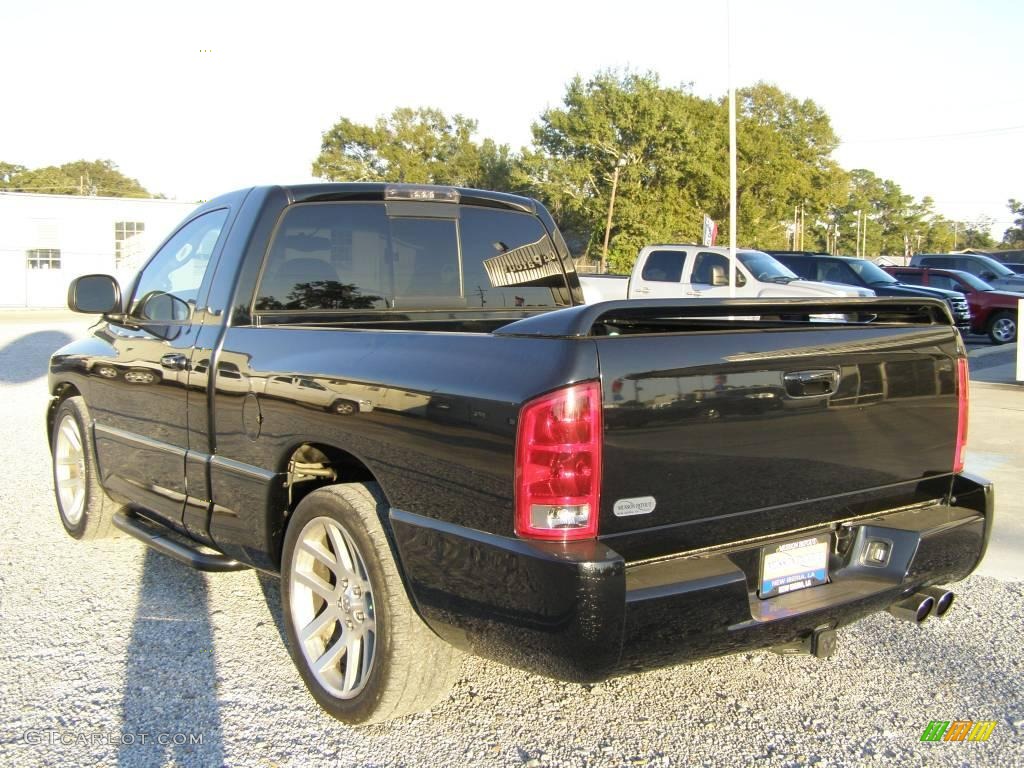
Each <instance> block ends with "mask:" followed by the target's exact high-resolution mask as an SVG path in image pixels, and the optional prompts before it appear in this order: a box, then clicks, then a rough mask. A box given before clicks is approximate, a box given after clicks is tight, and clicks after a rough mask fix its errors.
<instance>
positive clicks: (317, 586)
mask: <svg viewBox="0 0 1024 768" xmlns="http://www.w3.org/2000/svg"><path fill="white" fill-rule="evenodd" d="M295 581H297V582H298V583H299V584H301V585H302V586H304V587H307V588H308V589H311V590H313V592H314V593H315V594H317V595H319V596H320V597H322V598H323V599H324V600H326V601H327V602H328V603H330V602H332V601H333V600H334V588H333V587H332V586H331V585H330V584H328V583H327V582H326V581H324V580H323V579H321V578H320V577H319V576H317V575H315V574H312V573H305V572H303V571H296V572H295Z"/></svg>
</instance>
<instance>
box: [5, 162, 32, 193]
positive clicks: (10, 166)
mask: <svg viewBox="0 0 1024 768" xmlns="http://www.w3.org/2000/svg"><path fill="white" fill-rule="evenodd" d="M26 170H28V169H27V168H25V166H24V165H16V164H14V163H4V162H0V189H7V185H8V184H9V183H10V182H11V179H13V178H14V177H15V176H18V175H19V174H22V173H24V172H25V171H26Z"/></svg>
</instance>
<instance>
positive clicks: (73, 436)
mask: <svg viewBox="0 0 1024 768" xmlns="http://www.w3.org/2000/svg"><path fill="white" fill-rule="evenodd" d="M61 432H63V433H64V437H65V438H66V439H67V441H68V445H69V446H70V447H71V449H72V450H73V451H74V452H75V453H76V454H77V453H79V452H81V450H82V439H81V437H80V436H79V434H78V427H77V426H76V425H75V424H74V423H73V422H72V421H71V420H70V419H65V420H64V427H63V428H62V429H61Z"/></svg>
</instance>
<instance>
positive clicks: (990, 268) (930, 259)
mask: <svg viewBox="0 0 1024 768" xmlns="http://www.w3.org/2000/svg"><path fill="white" fill-rule="evenodd" d="M910 266H912V267H934V268H935V269H959V270H962V271H963V272H969V273H970V274H972V275H974V276H975V277H980V278H981V279H982V280H984V281H985V282H986V283H988V284H989V285H991V286H992V287H993V288H996V289H997V290H1000V291H1024V275H1018V274H1017V273H1016V272H1014V271H1013V270H1012V269H1010V268H1009V267H1007V266H1004V265H1003V263H1002V262H999V261H996V260H995V259H993V258H992V257H991V256H984V255H982V254H980V253H919V254H917V255H915V256H914V257H913V258H911V259H910Z"/></svg>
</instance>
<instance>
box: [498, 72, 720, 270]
mask: <svg viewBox="0 0 1024 768" xmlns="http://www.w3.org/2000/svg"><path fill="white" fill-rule="evenodd" d="M724 131H725V121H724V119H723V117H722V115H721V112H720V110H719V109H718V107H717V105H716V104H714V103H713V102H710V101H708V100H706V99H700V98H698V97H696V96H693V95H692V94H690V93H689V92H688V91H687V90H686V88H684V87H680V88H667V87H664V86H662V85H661V83H660V81H659V79H658V77H657V75H654V74H650V73H648V74H635V73H626V74H624V75H619V74H618V73H615V72H603V73H599V74H598V75H596V76H594V77H593V78H591V79H590V80H588V81H586V82H584V81H583V80H582V78H580V77H576V78H574V79H573V80H572V81H571V82H570V83H569V85H568V86H567V88H566V93H565V97H564V99H563V106H562V107H559V108H554V109H548V110H546V111H545V112H544V113H543V114H542V115H541V118H540V120H539V121H538V122H537V123H535V124H534V126H533V136H534V147H533V149H532V150H530V151H527V152H525V153H524V155H523V158H522V163H521V165H520V166H519V168H518V172H519V180H520V185H519V186H520V187H522V188H523V189H525V190H528V191H530V192H532V193H533V194H535V195H536V196H538V197H539V198H541V200H543V201H544V203H545V204H546V205H548V206H549V207H550V208H551V210H552V212H553V214H554V215H555V216H557V217H559V219H558V220H559V223H560V224H561V225H563V226H564V228H565V231H566V236H567V239H568V240H569V241H570V244H573V245H574V246H575V249H576V250H582V251H583V252H584V253H585V254H589V256H590V257H591V258H592V259H593V260H597V259H599V258H600V250H601V246H602V244H603V240H604V228H605V220H606V216H607V211H608V204H609V200H610V197H611V189H612V183H613V178H614V172H615V167H616V165H617V164H619V163H622V164H623V165H622V167H621V168H620V173H619V179H618V187H617V193H616V199H615V213H614V217H613V223H612V230H611V243H610V247H609V263H610V264H611V266H612V268H613V269H615V270H627V269H629V268H631V267H632V264H633V262H634V260H635V259H636V254H637V251H638V250H639V248H640V247H642V246H643V245H646V244H648V243H651V242H658V241H662V242H665V241H673V240H675V241H690V242H692V241H693V240H695V239H698V238H699V237H700V228H701V216H702V214H703V213H705V212H708V213H710V214H711V215H716V214H720V213H721V211H722V201H723V199H724V196H725V191H726V190H727V186H726V184H727V181H726V178H725V173H724V168H723V166H722V162H721V159H722V157H723V147H724V145H723V141H724V139H723V137H724Z"/></svg>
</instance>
